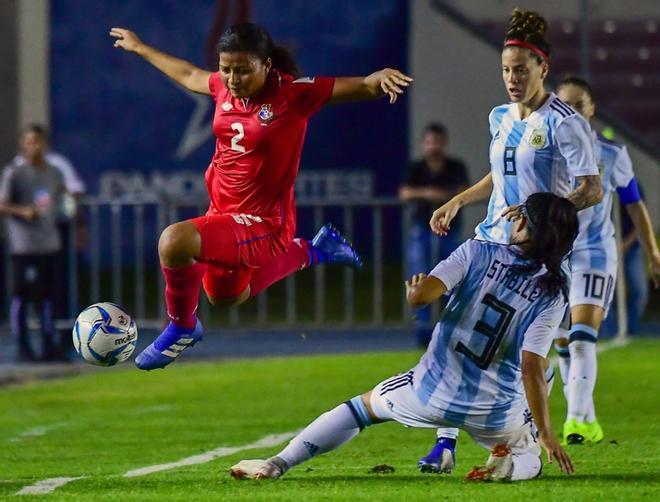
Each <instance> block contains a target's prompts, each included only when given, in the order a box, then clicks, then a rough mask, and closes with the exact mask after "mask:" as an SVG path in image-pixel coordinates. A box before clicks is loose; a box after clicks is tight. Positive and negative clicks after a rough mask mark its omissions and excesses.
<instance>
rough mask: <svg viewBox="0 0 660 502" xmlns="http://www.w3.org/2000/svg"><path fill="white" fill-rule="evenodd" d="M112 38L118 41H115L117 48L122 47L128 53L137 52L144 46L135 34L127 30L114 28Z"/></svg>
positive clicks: (111, 31) (111, 33) (111, 32)
mask: <svg viewBox="0 0 660 502" xmlns="http://www.w3.org/2000/svg"><path fill="white" fill-rule="evenodd" d="M110 36H111V37H114V38H116V39H117V40H115V47H121V48H122V49H124V50H125V51H128V52H137V51H138V49H139V48H140V47H141V46H142V45H144V44H143V42H142V40H140V38H139V37H138V36H137V35H136V34H135V33H133V32H132V31H130V30H127V29H125V28H112V29H111V30H110Z"/></svg>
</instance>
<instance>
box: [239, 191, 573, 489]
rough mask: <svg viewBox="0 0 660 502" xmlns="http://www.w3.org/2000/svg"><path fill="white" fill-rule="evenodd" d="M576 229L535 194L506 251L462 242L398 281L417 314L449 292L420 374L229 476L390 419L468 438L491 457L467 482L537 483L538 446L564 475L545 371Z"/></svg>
mask: <svg viewBox="0 0 660 502" xmlns="http://www.w3.org/2000/svg"><path fill="white" fill-rule="evenodd" d="M577 231H578V220H577V211H576V209H575V206H574V205H573V204H572V203H571V202H569V201H568V200H567V199H564V198H561V197H557V196H556V195H553V194H550V193H537V194H534V195H532V196H530V197H529V198H528V199H527V201H526V202H525V203H524V204H523V205H522V206H521V207H520V210H519V212H518V213H517V214H516V215H515V216H514V217H513V222H512V228H511V245H503V244H496V243H492V242H487V241H483V240H470V241H467V242H465V243H464V244H463V245H461V246H460V247H459V248H458V249H457V250H456V251H454V253H452V254H451V255H450V256H449V258H448V259H447V260H445V261H442V262H440V263H439V264H438V265H437V266H436V267H435V268H434V269H433V271H431V273H430V275H429V276H425V275H424V274H418V275H417V276H413V278H412V279H411V280H410V281H409V282H406V294H407V299H408V303H410V304H411V305H413V306H416V307H419V306H422V305H427V304H429V303H430V302H432V301H435V300H437V299H438V298H440V296H442V295H443V294H445V293H446V292H448V291H451V292H452V295H451V298H450V299H449V303H448V305H447V308H446V309H445V315H444V317H443V318H442V320H441V321H440V322H439V323H438V324H437V325H436V327H435V330H434V332H433V338H432V340H431V343H430V345H429V347H428V349H427V351H426V353H425V354H424V356H423V357H422V359H421V360H420V362H419V363H418V364H417V366H415V367H414V368H413V369H412V370H410V371H408V372H406V373H403V374H401V375H397V376H394V377H392V378H388V379H387V380H384V381H383V382H381V383H380V384H378V385H376V387H374V389H373V390H371V391H369V392H367V393H366V394H363V395H361V396H356V397H354V398H353V399H350V400H349V401H346V402H345V403H343V404H340V405H339V406H337V407H336V408H334V409H333V410H330V411H328V412H326V413H324V414H323V415H321V416H320V417H318V418H317V419H316V420H315V421H314V422H312V423H311V424H310V425H308V426H307V427H306V428H305V429H304V430H303V431H302V432H301V433H300V434H298V435H297V436H296V437H295V438H293V439H292V440H291V442H290V443H289V444H288V445H287V446H286V448H284V449H283V450H282V451H281V452H279V453H278V454H277V455H276V456H274V457H271V458H269V459H267V460H244V461H242V462H239V463H238V464H237V465H235V466H234V467H232V468H231V474H232V475H233V476H234V477H237V478H255V479H262V478H278V477H280V476H281V475H282V474H284V473H285V472H287V471H288V470H289V469H291V468H293V467H294V466H296V465H298V464H300V463H302V462H304V461H306V460H309V459H310V458H312V457H314V456H316V455H320V454H322V453H326V452H328V451H330V450H334V449H336V448H338V447H339V446H341V445H342V444H344V443H346V442H347V441H349V440H350V439H352V438H353V437H354V436H355V435H356V434H357V433H358V432H360V431H361V430H362V429H363V428H364V427H367V426H369V425H372V424H376V423H381V422H387V421H391V420H394V421H397V422H399V423H401V424H403V425H406V426H409V427H421V428H435V427H437V426H439V425H443V426H451V427H461V428H462V429H464V430H466V431H467V432H468V433H469V434H470V435H471V436H472V437H473V438H474V439H475V440H476V441H477V442H478V443H479V444H481V445H482V446H484V447H486V448H488V449H490V450H491V454H490V457H489V458H488V461H487V463H486V465H485V467H482V468H475V469H474V470H472V471H471V472H470V473H469V474H468V476H467V479H469V480H502V481H507V480H510V481H518V480H526V479H532V478H535V477H537V476H538V475H539V474H540V472H541V466H542V462H541V459H540V453H541V448H540V446H542V447H543V448H545V449H546V451H547V454H548V460H549V461H552V460H553V459H554V460H557V462H558V463H559V466H560V468H561V469H562V470H563V471H564V472H566V473H567V474H570V473H572V472H573V466H572V464H571V460H570V458H569V457H568V455H567V454H566V453H565V452H564V451H563V450H562V448H561V446H560V445H559V442H558V440H557V438H556V437H555V434H554V433H553V431H552V426H551V424H550V414H549V410H548V402H547V388H546V382H545V367H546V362H547V361H546V356H547V353H548V350H549V349H550V346H551V345H552V340H553V338H554V336H555V332H556V330H557V328H558V326H559V323H560V322H561V320H562V318H563V316H564V312H565V310H566V303H567V299H568V296H567V295H568V281H567V279H568V278H567V277H566V275H565V274H564V272H563V271H562V270H561V267H562V261H563V260H564V259H565V257H566V254H567V253H568V252H569V251H570V249H571V246H572V245H573V240H574V239H575V236H576V235H577ZM521 380H522V382H521ZM523 385H524V392H523V391H522V389H523ZM528 403H529V404H528ZM528 405H529V409H530V410H531V413H532V415H533V417H534V424H535V426H536V428H538V440H537V436H536V434H535V432H536V431H535V427H534V424H533V423H531V422H530V420H529V419H528V418H527V416H528V413H529V412H528V411H527V406H528ZM539 444H540V446H539Z"/></svg>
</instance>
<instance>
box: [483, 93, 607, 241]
mask: <svg viewBox="0 0 660 502" xmlns="http://www.w3.org/2000/svg"><path fill="white" fill-rule="evenodd" d="M488 121H489V123H490V134H491V137H492V139H491V142H490V171H491V174H492V176H493V191H492V193H491V196H490V201H489V202H488V214H487V215H486V219H485V220H484V221H483V222H481V223H480V224H479V225H477V228H476V229H475V232H476V238H477V239H480V240H486V241H490V242H498V243H500V244H508V243H509V238H510V236H511V225H512V224H511V222H509V221H507V220H506V219H505V218H502V217H501V214H502V210H503V209H505V208H507V207H508V206H513V205H516V204H521V203H523V202H524V201H525V200H526V199H527V197H529V196H530V195H532V194H533V193H537V192H551V193H554V194H555V195H559V196H561V197H564V196H566V195H568V194H569V193H570V192H571V191H572V190H573V183H574V181H573V180H574V178H575V177H577V176H589V175H597V174H598V168H597V167H596V161H595V158H594V152H593V140H592V137H591V128H590V127H589V124H588V123H587V121H586V120H585V119H584V118H582V117H581V116H580V114H578V113H577V112H576V111H575V110H573V109H572V108H571V107H569V106H568V105H567V104H566V103H564V102H563V101H561V100H560V99H559V98H558V97H557V96H556V95H555V94H554V93H551V94H550V96H549V97H548V99H547V100H546V101H545V103H544V104H543V105H542V106H541V107H540V108H539V109H538V110H536V111H534V112H533V113H532V114H531V115H530V116H529V117H527V118H526V119H525V120H520V114H519V110H518V105H516V104H515V103H509V104H506V105H502V106H498V107H495V108H493V110H492V111H491V112H490V115H489V117H488Z"/></svg>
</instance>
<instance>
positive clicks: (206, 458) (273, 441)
mask: <svg viewBox="0 0 660 502" xmlns="http://www.w3.org/2000/svg"><path fill="white" fill-rule="evenodd" d="M629 343H630V339H629V338H624V339H618V338H616V339H614V340H612V341H609V342H605V343H601V344H598V352H599V353H600V352H605V351H607V350H610V349H615V348H618V347H625V346H626V345H628V344H629ZM551 361H552V364H553V365H555V366H556V365H557V357H553V358H552V360H551ZM297 433H298V431H293V432H283V433H282V434H270V435H268V436H264V437H262V438H261V439H259V440H257V441H255V442H254V443H250V444H246V445H243V446H221V447H219V448H216V449H215V450H210V451H207V452H205V453H201V454H199V455H193V456H192V457H186V458H183V459H181V460H178V461H176V462H170V463H168V464H156V465H151V466H148V467H141V468H139V469H133V470H131V471H128V472H126V473H124V474H123V476H124V477H125V478H134V477H138V476H146V475H147V474H152V473H154V472H161V471H167V470H170V469H177V468H179V467H185V466H188V465H195V464H204V463H206V462H211V461H212V460H215V459H216V458H220V457H227V456H229V455H233V454H234V453H238V452H239V451H243V450H253V449H256V448H269V447H271V446H277V445H278V444H280V443H283V442H284V441H286V440H287V439H290V438H292V437H293V436H295V435H296V434H297ZM84 477H85V476H78V477H75V478H50V479H44V480H42V481H39V482H37V483H35V484H33V485H30V486H24V487H23V488H21V489H20V490H19V491H18V492H16V495H42V494H46V493H51V492H53V491H55V490H56V489H57V488H59V487H60V486H64V485H65V484H67V483H69V482H71V481H76V480H78V479H82V478H84Z"/></svg>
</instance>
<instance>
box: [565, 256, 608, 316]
mask: <svg viewBox="0 0 660 502" xmlns="http://www.w3.org/2000/svg"><path fill="white" fill-rule="evenodd" d="M608 268H609V269H610V270H607V271H605V272H603V271H602V270H597V269H581V270H575V269H574V270H573V271H572V273H571V290H570V295H569V303H570V305H571V308H573V307H575V306H576V305H596V306H598V307H601V308H602V309H603V310H604V311H605V316H607V313H608V312H609V310H610V305H611V303H612V298H613V297H614V283H615V277H616V263H614V267H613V268H612V267H608Z"/></svg>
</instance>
